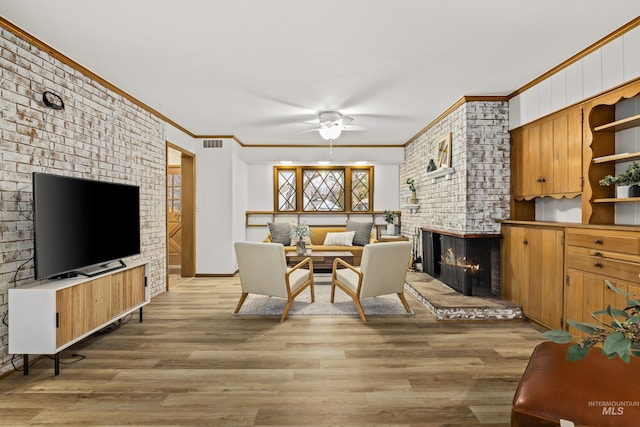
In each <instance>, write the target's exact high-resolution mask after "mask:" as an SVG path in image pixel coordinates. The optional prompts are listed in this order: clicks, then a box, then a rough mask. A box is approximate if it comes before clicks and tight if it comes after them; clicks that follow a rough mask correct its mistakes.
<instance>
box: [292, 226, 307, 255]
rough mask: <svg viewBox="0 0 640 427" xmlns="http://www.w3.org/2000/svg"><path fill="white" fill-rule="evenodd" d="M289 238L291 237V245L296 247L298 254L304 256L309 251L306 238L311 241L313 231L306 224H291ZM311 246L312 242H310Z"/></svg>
mask: <svg viewBox="0 0 640 427" xmlns="http://www.w3.org/2000/svg"><path fill="white" fill-rule="evenodd" d="M289 237H291V244H294V243H295V245H296V254H298V255H304V254H305V253H306V251H307V242H306V241H305V238H307V240H309V237H311V229H310V228H309V226H308V225H306V224H300V223H298V224H295V223H293V224H291V226H290V227H289ZM309 244H311V242H310V241H309Z"/></svg>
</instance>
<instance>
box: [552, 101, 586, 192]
mask: <svg viewBox="0 0 640 427" xmlns="http://www.w3.org/2000/svg"><path fill="white" fill-rule="evenodd" d="M553 152H554V155H553V189H552V192H553V193H555V194H567V193H579V192H581V191H582V179H581V178H582V108H575V109H572V110H569V111H567V112H563V113H562V114H560V115H558V116H556V117H555V118H554V119H553Z"/></svg>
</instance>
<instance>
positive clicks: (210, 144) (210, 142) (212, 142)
mask: <svg viewBox="0 0 640 427" xmlns="http://www.w3.org/2000/svg"><path fill="white" fill-rule="evenodd" d="M202 148H222V140H221V139H204V140H203V141H202Z"/></svg>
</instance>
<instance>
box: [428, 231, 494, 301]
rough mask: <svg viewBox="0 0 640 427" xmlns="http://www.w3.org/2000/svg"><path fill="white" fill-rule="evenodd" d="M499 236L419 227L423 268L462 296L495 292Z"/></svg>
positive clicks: (492, 293)
mask: <svg viewBox="0 0 640 427" xmlns="http://www.w3.org/2000/svg"><path fill="white" fill-rule="evenodd" d="M500 237H501V236H500V235H499V234H498V235H496V234H473V235H469V234H466V235H461V234H452V233H445V232H442V231H436V230H430V229H427V228H423V229H422V252H423V254H422V260H423V271H424V272H425V273H427V274H428V275H430V276H433V277H435V278H437V279H439V280H440V281H441V282H443V283H445V284H446V285H448V286H450V287H451V288H452V289H454V290H456V291H458V292H460V293H461V294H463V295H499V294H500Z"/></svg>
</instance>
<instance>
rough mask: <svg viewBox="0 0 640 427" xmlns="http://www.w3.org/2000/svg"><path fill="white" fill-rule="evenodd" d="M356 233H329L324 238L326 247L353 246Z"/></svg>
mask: <svg viewBox="0 0 640 427" xmlns="http://www.w3.org/2000/svg"><path fill="white" fill-rule="evenodd" d="M355 235H356V232H355V231H343V232H341V233H332V232H328V233H327V235H326V236H325V238H324V245H325V246H353V237H354V236H355Z"/></svg>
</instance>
